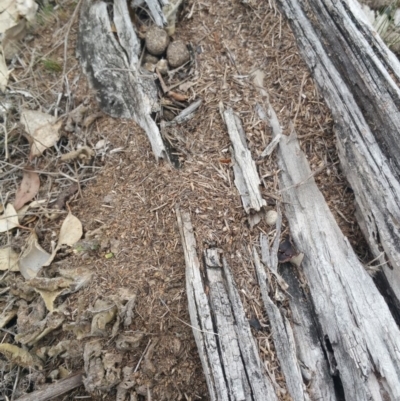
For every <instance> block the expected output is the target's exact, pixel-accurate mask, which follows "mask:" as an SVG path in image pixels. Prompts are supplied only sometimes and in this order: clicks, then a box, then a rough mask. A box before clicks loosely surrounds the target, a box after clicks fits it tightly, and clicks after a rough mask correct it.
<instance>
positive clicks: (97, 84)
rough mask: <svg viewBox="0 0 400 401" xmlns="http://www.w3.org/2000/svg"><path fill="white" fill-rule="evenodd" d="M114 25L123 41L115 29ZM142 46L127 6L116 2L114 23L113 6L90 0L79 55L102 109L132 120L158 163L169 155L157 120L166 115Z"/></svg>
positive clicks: (82, 18) (82, 20)
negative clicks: (143, 66)
mask: <svg viewBox="0 0 400 401" xmlns="http://www.w3.org/2000/svg"><path fill="white" fill-rule="evenodd" d="M112 22H114V24H115V27H116V29H117V34H118V38H119V41H117V39H115V37H114V33H113V31H112V29H111V25H112ZM139 54H140V42H139V39H138V38H137V36H136V33H135V31H134V29H133V26H132V23H131V21H130V19H129V11H128V8H127V2H126V1H123V0H115V2H114V20H113V21H111V20H110V17H109V14H108V11H107V2H105V1H93V0H84V1H83V3H82V10H81V16H80V20H79V34H78V43H77V55H78V58H79V60H80V62H81V65H82V67H83V70H84V72H85V73H86V75H87V76H88V79H89V82H90V84H91V86H92V87H93V88H94V89H95V90H96V91H97V96H98V100H99V103H100V107H101V108H102V110H103V111H104V112H106V113H107V114H109V115H111V116H112V117H117V118H129V119H133V120H135V121H136V122H137V124H138V125H139V126H140V127H141V128H142V129H143V130H144V131H145V132H146V135H147V136H148V138H149V141H150V143H151V146H152V149H153V152H154V154H155V156H156V158H157V159H158V158H167V152H166V149H165V146H164V143H163V140H162V138H161V135H160V132H159V130H158V127H157V125H156V123H155V122H154V121H153V119H152V118H151V114H152V113H153V112H156V111H158V110H159V109H160V105H159V102H158V99H157V88H156V86H155V82H154V77H153V76H152V75H151V74H149V75H144V73H142V72H141V71H140V68H139V64H138V63H139V61H138V60H139Z"/></svg>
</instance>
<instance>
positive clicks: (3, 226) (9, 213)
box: [0, 203, 19, 233]
mask: <svg viewBox="0 0 400 401" xmlns="http://www.w3.org/2000/svg"><path fill="white" fill-rule="evenodd" d="M18 226H19V221H18V214H17V212H16V210H15V208H14V206H13V205H12V204H11V203H9V204H8V205H7V206H6V209H5V210H4V213H3V214H2V215H0V233H4V232H6V231H8V230H12V229H13V228H15V227H18Z"/></svg>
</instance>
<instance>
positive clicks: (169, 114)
mask: <svg viewBox="0 0 400 401" xmlns="http://www.w3.org/2000/svg"><path fill="white" fill-rule="evenodd" d="M163 117H164V120H165V121H172V120H173V119H174V118H175V114H174V113H173V112H172V111H171V110H168V109H163Z"/></svg>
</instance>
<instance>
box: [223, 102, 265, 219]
mask: <svg viewBox="0 0 400 401" xmlns="http://www.w3.org/2000/svg"><path fill="white" fill-rule="evenodd" d="M224 120H225V123H226V126H227V128H228V133H229V138H230V139H231V142H232V147H233V150H232V151H231V153H232V159H233V162H234V164H233V171H234V173H235V185H236V188H237V189H238V191H239V193H240V196H241V198H242V203H243V208H244V210H245V211H246V213H250V211H251V210H253V211H256V212H258V211H260V210H261V208H262V207H263V206H265V205H266V202H265V200H264V199H263V198H262V196H261V192H260V187H259V186H260V184H261V182H260V177H259V176H258V173H257V169H256V164H255V163H254V160H253V159H252V157H251V152H250V150H249V149H248V148H247V144H246V137H245V133H244V130H243V127H242V124H241V122H240V119H239V118H238V117H236V116H235V114H234V113H233V110H232V109H227V110H225V112H224Z"/></svg>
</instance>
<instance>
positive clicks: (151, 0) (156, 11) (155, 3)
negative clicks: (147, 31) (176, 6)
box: [145, 0, 168, 27]
mask: <svg viewBox="0 0 400 401" xmlns="http://www.w3.org/2000/svg"><path fill="white" fill-rule="evenodd" d="M145 2H146V4H147V7H148V8H149V10H150V13H151V15H152V17H153V19H154V22H155V23H156V25H158V26H159V27H163V26H164V25H166V24H167V19H166V18H165V16H164V13H163V11H162V7H163V6H164V5H166V4H168V1H164V0H145Z"/></svg>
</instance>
